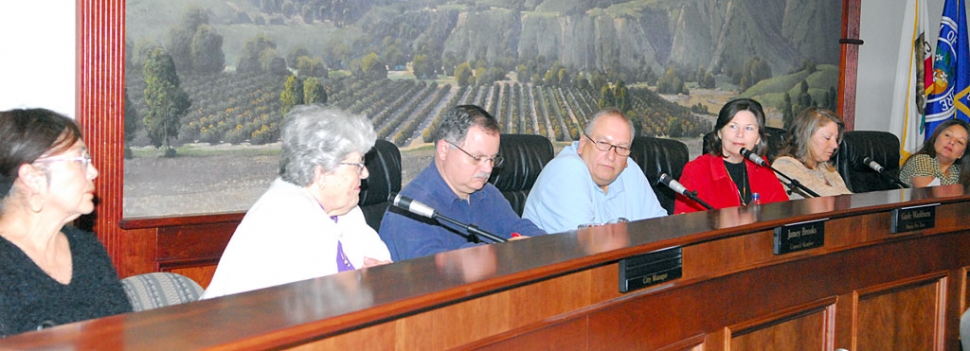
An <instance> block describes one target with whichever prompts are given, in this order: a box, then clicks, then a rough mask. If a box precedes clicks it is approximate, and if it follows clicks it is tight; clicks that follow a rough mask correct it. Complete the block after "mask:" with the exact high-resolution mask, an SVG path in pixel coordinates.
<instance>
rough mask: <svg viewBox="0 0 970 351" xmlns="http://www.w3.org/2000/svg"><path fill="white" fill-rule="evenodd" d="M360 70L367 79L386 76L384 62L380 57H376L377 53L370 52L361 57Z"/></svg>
mask: <svg viewBox="0 0 970 351" xmlns="http://www.w3.org/2000/svg"><path fill="white" fill-rule="evenodd" d="M360 70H361V72H363V73H364V77H367V78H369V79H375V80H376V79H384V78H387V67H386V66H384V62H381V60H380V58H378V57H377V53H373V52H372V53H370V54H367V55H365V56H364V57H363V58H361V59H360Z"/></svg>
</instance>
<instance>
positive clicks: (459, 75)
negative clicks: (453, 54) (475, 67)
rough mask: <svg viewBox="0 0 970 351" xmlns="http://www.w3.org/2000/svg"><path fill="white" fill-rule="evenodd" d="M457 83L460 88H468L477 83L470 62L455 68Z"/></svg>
mask: <svg viewBox="0 0 970 351" xmlns="http://www.w3.org/2000/svg"><path fill="white" fill-rule="evenodd" d="M455 81H457V82H458V86H459V87H467V86H469V85H472V83H474V82H475V77H474V76H473V74H472V67H471V65H469V64H468V62H462V63H460V64H458V67H455Z"/></svg>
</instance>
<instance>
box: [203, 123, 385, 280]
mask: <svg viewBox="0 0 970 351" xmlns="http://www.w3.org/2000/svg"><path fill="white" fill-rule="evenodd" d="M281 138H282V141H283V145H282V150H281V152H280V168H279V178H277V179H276V180H275V181H273V184H272V185H270V188H269V190H267V191H266V193H264V194H263V195H262V196H261V197H260V198H259V200H257V201H256V203H255V204H254V205H253V207H252V208H250V209H249V212H247V213H246V216H245V217H244V218H243V220H242V222H241V223H239V227H237V228H236V232H235V233H233V235H232V238H231V239H230V240H229V245H228V246H226V250H225V252H223V254H222V258H221V259H220V260H219V266H218V267H217V268H216V272H215V276H213V278H212V282H211V283H210V284H209V287H208V289H206V291H205V293H204V294H203V298H213V297H218V296H223V295H228V294H235V293H240V292H244V291H250V290H256V289H261V288H265V287H270V286H275V285H281V284H286V283H290V282H295V281H300V280H306V279H310V278H315V277H319V276H324V275H329V274H334V273H337V272H342V271H345V270H353V269H356V268H363V267H367V266H372V265H377V264H383V263H388V262H390V259H391V255H390V252H388V250H387V246H385V245H384V242H383V241H381V239H380V237H379V236H378V235H377V233H376V232H375V231H374V230H373V229H371V227H369V226H367V223H366V222H365V221H364V215H363V212H361V210H360V208H359V207H357V202H358V194H359V193H360V181H361V179H364V178H367V176H368V173H367V168H366V167H364V163H363V162H364V161H363V160H364V154H365V153H367V151H368V150H370V148H371V147H373V146H374V141H375V139H376V136H375V133H374V127H373V126H372V125H371V123H370V121H368V120H367V118H365V117H364V116H354V115H349V114H347V113H344V112H342V111H339V110H334V109H328V108H325V107H322V106H317V105H309V106H297V107H294V108H293V109H292V110H291V111H290V113H289V114H287V116H286V119H285V120H284V122H283V126H282V128H281Z"/></svg>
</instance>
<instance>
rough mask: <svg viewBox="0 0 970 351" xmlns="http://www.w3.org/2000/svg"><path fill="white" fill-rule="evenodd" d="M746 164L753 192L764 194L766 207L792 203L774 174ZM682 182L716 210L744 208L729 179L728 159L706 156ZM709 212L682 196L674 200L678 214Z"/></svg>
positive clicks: (690, 165)
mask: <svg viewBox="0 0 970 351" xmlns="http://www.w3.org/2000/svg"><path fill="white" fill-rule="evenodd" d="M744 164H745V166H747V171H748V182H749V183H750V184H751V191H752V192H755V193H758V194H760V195H761V203H762V204H766V203H771V202H779V201H788V194H787V193H785V188H784V187H783V186H782V185H781V181H779V180H778V178H777V177H775V172H774V171H772V170H771V169H770V168H768V167H760V166H758V165H756V164H754V162H751V161H749V160H744ZM680 183H681V184H683V185H684V186H685V187H687V189H689V190H696V191H697V197H698V198H700V199H701V200H703V201H704V202H706V203H707V204H708V205H711V206H712V207H714V208H715V209H721V208H726V207H734V206H740V205H741V199H739V198H738V186H737V185H735V184H734V182H733V181H732V180H731V177H730V176H728V172H727V168H726V167H724V159H723V158H721V157H719V156H712V155H710V154H704V155H701V156H698V157H697V158H695V159H694V160H693V161H690V162H688V163H687V164H686V165H684V172H683V173H682V174H681V175H680ZM706 210H707V209H705V208H704V206H701V204H698V203H697V202H695V201H694V200H691V199H688V198H687V197H686V196H684V195H681V194H677V199H676V200H675V201H674V213H675V214H676V213H687V212H695V211H706Z"/></svg>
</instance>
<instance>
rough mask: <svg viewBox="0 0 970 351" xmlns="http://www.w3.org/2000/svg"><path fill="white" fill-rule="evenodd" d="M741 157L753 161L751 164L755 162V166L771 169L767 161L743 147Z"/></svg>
mask: <svg viewBox="0 0 970 351" xmlns="http://www.w3.org/2000/svg"><path fill="white" fill-rule="evenodd" d="M741 156H744V157H746V158H747V159H749V160H751V162H754V164H756V165H759V166H764V167H771V166H769V165H768V162H766V161H765V159H763V158H761V156H758V154H756V153H753V152H751V150H748V149H745V148H743V147H742V148H741ZM776 172H777V171H776Z"/></svg>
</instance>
